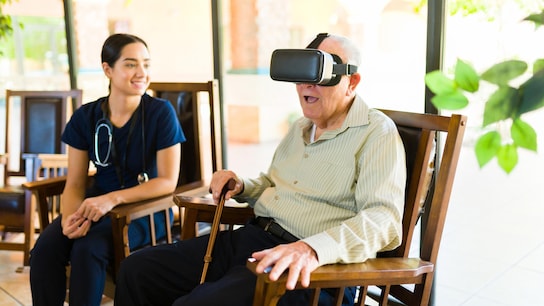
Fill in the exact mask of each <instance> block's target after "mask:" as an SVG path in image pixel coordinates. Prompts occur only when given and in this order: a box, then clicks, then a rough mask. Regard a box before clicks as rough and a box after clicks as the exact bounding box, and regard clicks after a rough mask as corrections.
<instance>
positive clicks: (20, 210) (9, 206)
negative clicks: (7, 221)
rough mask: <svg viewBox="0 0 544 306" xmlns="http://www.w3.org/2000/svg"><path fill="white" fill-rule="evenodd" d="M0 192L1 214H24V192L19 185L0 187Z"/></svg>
mask: <svg viewBox="0 0 544 306" xmlns="http://www.w3.org/2000/svg"><path fill="white" fill-rule="evenodd" d="M0 193H1V194H2V197H0V211H2V214H4V213H14V214H24V212H25V206H24V203H25V192H24V190H23V188H22V187H21V186H4V187H0ZM21 204H23V205H21Z"/></svg>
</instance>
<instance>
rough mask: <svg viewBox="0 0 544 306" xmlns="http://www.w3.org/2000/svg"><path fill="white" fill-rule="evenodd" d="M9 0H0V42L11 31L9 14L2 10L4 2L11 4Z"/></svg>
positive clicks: (1, 53)
mask: <svg viewBox="0 0 544 306" xmlns="http://www.w3.org/2000/svg"><path fill="white" fill-rule="evenodd" d="M11 2H12V0H0V42H2V41H4V40H6V39H7V38H8V37H9V36H10V35H11V34H12V33H13V22H12V20H11V16H9V15H5V14H4V11H3V7H4V6H5V5H6V4H11ZM20 26H21V25H20ZM3 55H4V51H3V50H2V49H0V56H3Z"/></svg>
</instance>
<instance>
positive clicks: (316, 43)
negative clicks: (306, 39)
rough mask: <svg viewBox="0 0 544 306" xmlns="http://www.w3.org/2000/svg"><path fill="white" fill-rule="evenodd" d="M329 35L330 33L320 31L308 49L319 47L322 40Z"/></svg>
mask: <svg viewBox="0 0 544 306" xmlns="http://www.w3.org/2000/svg"><path fill="white" fill-rule="evenodd" d="M327 37H329V33H319V34H317V37H316V38H314V40H312V42H311V43H310V44H309V45H308V46H307V47H306V49H317V47H319V45H320V44H321V42H322V41H323V40H324V39H325V38H327Z"/></svg>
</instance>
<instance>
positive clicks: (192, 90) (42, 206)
mask: <svg viewBox="0 0 544 306" xmlns="http://www.w3.org/2000/svg"><path fill="white" fill-rule="evenodd" d="M149 92H150V94H151V95H154V96H157V97H162V98H166V99H169V100H170V102H172V104H173V105H174V108H175V109H176V113H177V116H178V119H179V120H180V124H181V125H182V127H183V130H184V132H185V137H186V138H187V142H186V143H184V144H182V152H183V154H182V161H181V165H182V166H181V170H180V178H179V180H178V187H177V189H176V193H179V192H183V191H185V192H189V191H191V190H195V189H201V188H203V186H204V179H205V177H206V169H210V170H209V171H208V172H209V174H210V175H211V171H215V170H217V169H220V168H221V164H222V163H221V152H222V151H221V141H220V130H221V120H220V116H219V97H218V84H217V81H216V80H212V81H208V82H202V83H151V84H150V86H149ZM203 109H206V111H203ZM208 116H209V117H208ZM206 131H208V133H206ZM207 134H209V137H206V136H204V137H203V136H202V135H207ZM203 139H206V142H205V141H203ZM208 140H209V141H208ZM208 146H209V147H210V148H213V149H212V152H211V154H208V155H206V154H205V153H206V152H209V150H208V149H207V147H208ZM65 183H66V178H65V177H58V178H51V179H48V180H42V181H36V182H29V183H25V184H24V185H23V187H24V188H25V190H26V191H27V193H28V194H29V196H30V195H32V196H34V197H36V198H37V203H38V212H39V216H40V217H39V218H40V224H41V226H42V229H43V228H45V227H46V226H47V225H48V224H49V223H50V222H51V220H52V219H51V216H50V215H49V214H48V213H47V212H48V209H49V207H50V206H51V201H52V199H53V198H54V196H58V195H60V194H61V193H62V191H63V189H64V186H65ZM172 207H176V206H175V204H174V202H173V194H168V195H165V196H162V197H158V198H155V199H150V200H146V201H141V202H136V203H128V204H125V205H120V206H117V207H115V208H114V209H112V210H111V211H110V212H109V213H108V215H109V216H110V217H111V219H112V231H113V232H112V233H113V242H114V257H115V260H114V263H113V265H112V267H111V271H110V273H108V279H107V280H106V287H105V290H104V294H105V295H106V296H109V297H113V296H114V291H115V274H116V272H117V271H118V269H119V266H120V264H121V261H122V260H123V259H124V258H126V257H127V256H128V255H129V254H130V253H131V252H132V251H134V250H133V249H132V248H131V247H130V245H129V240H128V227H129V226H130V223H131V222H132V220H135V219H137V218H140V217H146V216H147V217H148V218H149V220H150V232H151V245H156V244H158V243H172V241H173V239H174V238H173V233H172V229H171V228H170V227H167V228H166V233H167V234H166V237H165V238H164V239H160V238H159V237H156V235H155V225H154V220H153V217H152V216H153V215H154V214H155V213H157V212H162V211H164V212H165V214H164V215H165V224H170V223H171V222H170V220H169V214H168V211H169V210H170V209H171V208H172ZM177 212H178V216H179V215H181V214H182V210H181V209H178V210H177ZM174 229H175V230H176V231H183V230H182V227H181V223H176V226H175V227H174Z"/></svg>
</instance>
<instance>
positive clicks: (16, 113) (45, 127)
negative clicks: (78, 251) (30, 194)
mask: <svg viewBox="0 0 544 306" xmlns="http://www.w3.org/2000/svg"><path fill="white" fill-rule="evenodd" d="M81 101H82V91H81V90H63V91H13V90H7V91H6V124H5V131H6V134H5V153H4V154H2V160H1V163H0V164H1V165H2V170H3V174H2V182H1V183H0V231H2V241H0V249H2V250H13V251H23V252H24V257H23V264H24V265H25V266H26V265H28V259H29V251H30V249H31V248H32V245H33V243H34V237H33V235H34V218H33V217H34V210H33V209H32V203H31V201H25V196H24V191H23V189H22V188H21V183H23V182H25V181H34V180H36V179H40V178H41V174H43V171H42V172H41V173H40V172H39V171H38V170H39V169H41V168H40V166H39V165H38V164H35V162H36V161H37V160H36V159H35V154H38V153H49V154H63V153H65V148H64V146H63V145H62V143H61V140H60V138H61V134H62V131H63V129H64V126H65V124H66V122H67V119H68V118H69V116H70V115H71V113H72V111H73V110H74V109H76V108H77V107H79V106H80V105H81ZM29 153H32V154H34V155H32V154H29ZM26 169H28V170H26ZM10 232H23V233H24V240H23V242H22V243H20V242H17V241H10V240H9V239H8V233H10Z"/></svg>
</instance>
